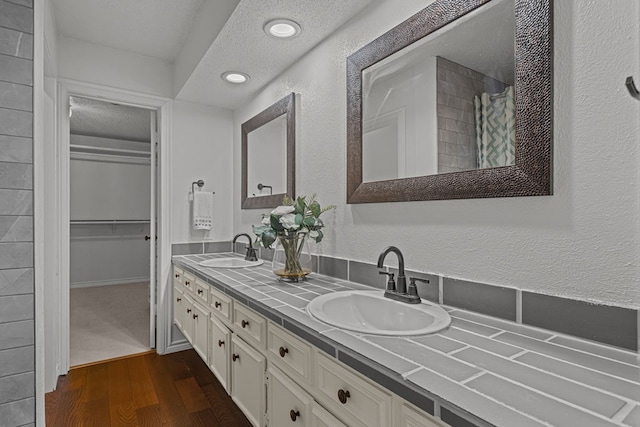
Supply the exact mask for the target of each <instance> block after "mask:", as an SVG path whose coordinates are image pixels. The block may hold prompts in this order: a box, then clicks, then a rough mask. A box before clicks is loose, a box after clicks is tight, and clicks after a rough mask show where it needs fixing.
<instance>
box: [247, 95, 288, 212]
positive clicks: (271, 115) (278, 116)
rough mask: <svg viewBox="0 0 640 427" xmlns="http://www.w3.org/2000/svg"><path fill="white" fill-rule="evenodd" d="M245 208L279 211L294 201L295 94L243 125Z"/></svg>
mask: <svg viewBox="0 0 640 427" xmlns="http://www.w3.org/2000/svg"><path fill="white" fill-rule="evenodd" d="M241 131H242V195H241V197H242V198H241V200H242V208H243V209H257V208H271V207H276V206H278V205H280V204H281V203H282V197H283V196H284V195H285V194H288V195H289V197H291V198H294V197H295V146H296V139H295V137H296V121H295V94H294V93H291V94H289V95H287V96H286V97H284V98H282V99H281V100H279V101H278V102H276V103H275V104H273V105H271V106H270V107H268V108H267V109H265V110H264V111H262V112H260V113H259V114H257V115H256V116H254V117H252V118H251V119H249V120H247V121H246V122H244V123H243V124H242V128H241Z"/></svg>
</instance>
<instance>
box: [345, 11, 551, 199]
mask: <svg viewBox="0 0 640 427" xmlns="http://www.w3.org/2000/svg"><path fill="white" fill-rule="evenodd" d="M552 9H553V7H552V0H435V1H434V2H432V3H431V4H429V5H428V6H427V7H425V8H424V9H423V10H421V11H420V12H418V13H417V14H415V15H414V16H412V17H410V18H409V19H407V20H406V21H404V22H402V23H400V24H399V25H397V26H396V27H394V28H392V29H391V30H389V31H388V32H386V33H385V34H383V35H381V36H380V37H378V38H377V39H375V40H373V41H372V42H371V43H369V44H367V45H366V46H364V47H362V48H361V49H360V50H358V51H357V52H355V53H353V54H352V55H350V56H349V57H348V58H347V202H348V203H374V202H395V201H412V200H442V199H468V198H485V197H516V196H540V195H550V194H552V192H553V185H552V184H553V182H552V174H551V170H552V159H551V153H552V136H553V129H552V114H553V97H552V87H553V82H552V74H553V73H552V57H553V40H552V37H551V35H552V23H553V22H552V19H551V10H552Z"/></svg>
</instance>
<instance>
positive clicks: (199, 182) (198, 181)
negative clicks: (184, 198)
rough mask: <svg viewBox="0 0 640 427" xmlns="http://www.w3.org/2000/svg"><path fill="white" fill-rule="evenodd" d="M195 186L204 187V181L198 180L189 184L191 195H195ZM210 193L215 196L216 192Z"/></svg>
mask: <svg viewBox="0 0 640 427" xmlns="http://www.w3.org/2000/svg"><path fill="white" fill-rule="evenodd" d="M196 185H197V186H198V187H200V188H202V187H204V181H203V180H201V179H199V180H197V181H193V182H192V183H191V193H195V192H196V187H195V186H196ZM212 193H213V194H216V192H215V191H212Z"/></svg>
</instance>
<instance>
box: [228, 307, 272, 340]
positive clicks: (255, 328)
mask: <svg viewBox="0 0 640 427" xmlns="http://www.w3.org/2000/svg"><path fill="white" fill-rule="evenodd" d="M233 324H234V326H236V328H235V330H234V332H236V333H238V334H239V335H241V336H242V337H244V338H245V339H246V340H247V341H249V342H250V343H252V344H254V345H256V346H257V347H259V348H265V343H266V340H267V321H266V319H265V318H264V317H262V316H260V315H259V314H257V313H256V312H254V311H253V310H251V309H250V308H247V307H245V306H243V305H241V304H238V303H237V302H236V303H234V304H233Z"/></svg>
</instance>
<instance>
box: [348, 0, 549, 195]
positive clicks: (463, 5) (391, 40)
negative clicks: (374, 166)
mask: <svg viewBox="0 0 640 427" xmlns="http://www.w3.org/2000/svg"><path fill="white" fill-rule="evenodd" d="M489 1H491V0H436V1H435V2H434V3H432V4H430V5H429V6H427V7H426V8H425V9H423V10H421V11H420V12H418V13H417V14H415V15H413V16H412V17H411V18H409V19H407V20H406V21H404V22H402V23H401V24H400V25H398V26H396V27H395V28H393V29H391V30H389V31H388V32H387V33H385V34H383V35H382V36H380V37H378V38H377V39H375V40H374V41H372V42H371V43H369V44H367V45H366V46H364V47H363V48H361V49H360V50H358V51H357V52H355V53H354V54H352V55H350V56H349V57H348V58H347V203H350V204H355V203H376V202H402V201H416V200H444V199H472V198H487V197H519V196H543V195H551V194H553V179H552V170H553V164H552V152H553V151H552V150H553V148H552V142H553V127H552V125H553V92H552V91H553V81H552V79H553V69H552V67H553V64H552V59H553V37H552V26H553V17H552V11H553V0H515V11H514V13H515V26H516V33H515V59H516V64H515V85H514V86H515V100H516V161H515V165H513V166H503V167H497V168H490V169H477V170H470V171H463V172H452V173H444V174H439V175H428V176H420V177H413V178H402V179H392V180H387V181H375V182H362V71H363V70H364V69H365V68H367V67H369V66H371V65H373V64H375V63H376V62H378V61H380V60H382V59H384V58H386V57H388V56H389V55H392V54H394V53H395V52H397V51H399V50H401V49H403V48H404V47H406V46H408V45H410V44H412V43H413V42H415V41H417V40H420V39H421V38H423V37H425V36H427V35H428V34H430V33H432V32H433V31H436V30H437V29H439V28H441V27H443V26H445V25H447V24H448V23H450V22H452V21H454V20H456V19H457V18H459V17H461V16H463V15H465V14H467V13H469V12H470V11H472V10H474V9H476V8H478V7H479V6H482V5H483V4H485V3H488V2H489Z"/></svg>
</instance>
